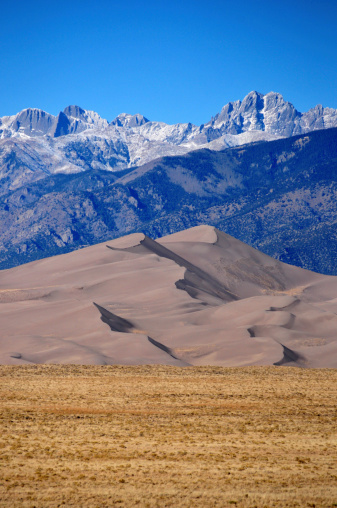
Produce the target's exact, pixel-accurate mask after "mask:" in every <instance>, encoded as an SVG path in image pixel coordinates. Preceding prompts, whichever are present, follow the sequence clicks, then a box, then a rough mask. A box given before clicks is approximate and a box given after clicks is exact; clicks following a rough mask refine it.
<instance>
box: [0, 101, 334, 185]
mask: <svg viewBox="0 0 337 508" xmlns="http://www.w3.org/2000/svg"><path fill="white" fill-rule="evenodd" d="M336 126H337V110H335V109H331V108H323V107H322V106H320V105H318V106H316V107H315V108H313V109H311V110H310V111H308V112H307V113H300V112H298V111H297V110H296V109H295V108H294V106H293V105H292V104H290V103H289V102H286V101H285V100H284V99H283V97H282V95H280V94H278V93H274V92H270V93H268V94H266V95H263V94H261V93H258V92H251V93H249V94H248V95H247V96H246V97H245V98H244V99H243V101H242V102H241V101H236V102H230V103H229V104H227V105H226V106H224V107H223V108H222V110H221V111H220V113H218V114H217V115H215V117H214V118H212V119H211V120H210V121H208V122H207V123H205V124H203V125H201V126H196V125H193V124H191V123H178V124H175V125H167V124H165V123H163V122H151V121H149V120H148V119H147V118H145V117H144V116H143V115H140V114H136V115H129V114H126V113H122V114H121V115H118V116H117V117H116V118H115V119H114V120H113V121H112V122H111V123H110V124H109V123H108V121H107V120H105V119H103V118H101V117H100V116H99V115H98V114H97V113H95V112H94V111H87V110H84V109H82V108H80V107H78V106H68V107H67V108H65V109H64V110H63V111H61V112H60V113H59V114H58V115H57V116H53V115H50V114H49V113H46V112H45V111H42V110H40V109H24V110H23V111H21V112H20V113H18V114H16V115H13V116H7V117H2V118H0V183H1V181H2V180H3V178H4V177H6V182H7V183H6V185H7V186H9V188H11V185H14V187H12V188H16V184H15V183H14V182H15V181H17V180H19V181H20V182H21V181H22V179H24V180H25V181H29V180H32V181H35V180H36V179H39V178H41V177H44V176H47V175H49V174H54V173H60V172H62V173H76V172H80V171H84V170H88V169H103V170H108V171H120V170H122V169H126V168H133V167H136V166H139V165H142V164H146V163H148V162H150V161H151V160H154V159H157V158H159V157H163V156H167V155H183V154H186V153H187V152H190V151H191V150H195V149H199V148H209V149H212V150H222V149H224V148H228V147H233V146H238V145H242V144H246V143H250V142H255V141H263V140H266V141H270V140H274V139H277V138H281V137H289V136H292V135H296V134H303V133H305V132H308V131H312V130H316V129H324V128H328V127H336ZM14 169H15V174H13V170H14ZM19 173H21V174H19ZM3 183H4V182H3Z"/></svg>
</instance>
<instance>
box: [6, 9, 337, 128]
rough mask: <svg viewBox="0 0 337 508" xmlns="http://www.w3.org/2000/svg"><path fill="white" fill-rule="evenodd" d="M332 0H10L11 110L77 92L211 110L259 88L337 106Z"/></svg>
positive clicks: (177, 116) (157, 116) (129, 102)
mask: <svg viewBox="0 0 337 508" xmlns="http://www.w3.org/2000/svg"><path fill="white" fill-rule="evenodd" d="M336 21H337V3H336V2H333V1H326V0H320V1H310V0H306V1H302V0H292V1H289V0H282V1H280V0H279V1H273V0H269V1H264V0H261V1H259V0H254V1H245V0H242V1H240V0H237V1H236V2H234V1H233V0H231V1H227V0H223V1H217V0H212V1H209V2H205V1H199V0H195V1H190V0H180V1H176V0H167V1H161V0H157V1H152V0H149V1H147V0H143V1H140V0H138V1H134V0H124V1H121V0H118V1H115V0H110V1H107V0H95V1H92V0H90V1H88V0H68V1H64V0H59V1H58V2H46V1H45V0H44V1H40V0H31V1H29V2H27V1H26V0H25V1H22V0H19V1H15V2H10V1H8V2H5V1H2V2H1V10H0V29H1V32H0V40H1V51H0V72H1V75H0V116H4V115H10V114H15V113H17V112H18V111H20V110H21V109H23V108H26V107H37V108H41V109H44V110H45V111H48V112H49V113H53V114H57V113H58V112H59V111H60V110H62V109H64V107H66V106H68V105H69V104H77V105H79V106H81V107H83V108H85V109H93V110H95V111H97V112H98V113H99V114H100V115H101V116H102V117H104V118H107V119H108V120H109V121H111V120H112V119H113V118H114V117H115V116H116V115H118V114H119V113H122V112H127V113H132V114H134V113H142V114H144V115H145V116H147V117H148V118H149V119H150V120H161V121H165V122H167V123H176V122H188V121H191V122H192V123H195V124H198V125H199V124H201V123H204V122H207V121H208V120H209V119H210V117H211V116H212V115H214V114H216V113H217V112H218V111H219V110H220V109H221V107H222V106H223V105H224V104H226V103H227V102H229V101H233V100H237V99H242V98H243V97H244V96H245V95H246V94H247V93H249V92H250V91H251V90H257V91H259V92H262V93H267V92H269V91H271V90H272V91H277V92H280V93H281V94H282V95H283V96H284V98H285V99H286V100H288V101H290V102H292V103H293V104H294V106H295V107H296V108H297V109H298V110H300V111H306V110H308V109H309V108H310V107H313V106H315V105H316V104H317V103H320V104H323V106H330V107H334V108H337V94H336V85H337V57H336V49H337V30H336V28H335V26H336Z"/></svg>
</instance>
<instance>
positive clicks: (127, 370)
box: [0, 365, 337, 507]
mask: <svg viewBox="0 0 337 508" xmlns="http://www.w3.org/2000/svg"><path fill="white" fill-rule="evenodd" d="M0 391H1V395H0V404H1V425H0V452H1V478H0V506H6V507H9V506H10V507H19V506H20V507H33V506H35V507H49V506H51V507H54V506H81V507H86V506H90V507H95V506H97V507H104V506H127V507H129V506H149V507H152V506H159V507H160V506H175V507H176V506H188V507H190V506H192V507H194V506H195V507H212V506H219V507H220V506H221V507H223V506H239V507H254V506H257V507H263V506H264V507H272V506H277V507H280V506H282V507H283V506H300V507H307V506H308V507H309V506H310V507H314V506H316V507H320V506H322V507H333V506H337V470H336V464H337V440H336V436H337V432H336V430H337V429H336V427H337V415H336V401H337V371H336V370H332V369H321V370H304V369H296V368H285V367H248V368H218V367H202V368H175V367H164V366H150V367H148V366H141V367H124V366H103V367H101V366H71V365H43V366H41V365H39V366H20V367H13V366H1V367H0Z"/></svg>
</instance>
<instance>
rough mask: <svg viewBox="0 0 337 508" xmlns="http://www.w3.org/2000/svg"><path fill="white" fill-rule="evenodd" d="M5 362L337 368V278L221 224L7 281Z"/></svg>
mask: <svg viewBox="0 0 337 508" xmlns="http://www.w3.org/2000/svg"><path fill="white" fill-rule="evenodd" d="M0 320H1V340H0V363H2V364H15V365H17V364H24V363H77V364H102V365H104V364H130V365H132V364H151V363H157V364H168V365H176V366H186V365H223V366H243V365H296V366H301V367H337V336H336V332H335V331H336V329H337V278H336V277H333V276H326V275H320V274H317V273H313V272H309V271H307V270H303V269H300V268H297V267H294V266H290V265H286V264H284V263H281V262H280V261H277V260H275V259H272V258H270V257H269V256H267V255H265V254H263V253H261V252H259V251H257V250H255V249H253V248H252V247H249V246H247V245H245V244H244V243H242V242H240V241H238V240H236V239H234V238H233V237H231V236H229V235H227V234H225V233H223V232H221V231H219V230H217V229H215V228H214V227H211V226H206V225H205V226H198V227H195V228H191V229H188V230H186V231H182V232H179V233H176V234H173V235H170V236H168V237H164V238H161V239H159V240H152V239H151V238H149V237H147V236H146V235H144V234H133V235H129V236H126V237H123V238H120V239H117V240H112V241H110V242H107V243H102V244H98V245H95V246H93V247H88V248H85V249H82V250H79V251H75V252H72V253H70V254H64V255H61V256H55V257H53V258H48V259H43V260H40V261H35V262H33V263H29V264H27V265H22V266H19V267H16V268H12V269H10V270H4V271H2V272H1V274H0Z"/></svg>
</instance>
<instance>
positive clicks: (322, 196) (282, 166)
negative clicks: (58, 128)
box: [0, 111, 337, 275]
mask: <svg viewBox="0 0 337 508" xmlns="http://www.w3.org/2000/svg"><path fill="white" fill-rule="evenodd" d="M73 114H77V113H76V111H74V112H73ZM11 142H12V143H14V142H15V141H13V140H12V141H11ZM17 150H18V148H17ZM15 153H18V152H10V153H7V155H6V157H7V159H6V160H7V166H8V174H7V173H5V174H4V175H3V180H2V182H3V185H2V186H1V192H2V196H1V197H0V223H1V225H2V227H1V229H0V267H1V268H8V267H12V266H15V265H17V264H21V263H25V262H28V261H32V260H34V259H38V258H42V257H46V256H48V255H55V254H58V253H64V252H69V251H71V250H74V249H77V248H79V247H82V246H84V245H92V244H94V243H97V242H102V241H104V240H107V239H111V238H117V237H120V236H122V235H125V234H128V233H132V232H135V231H143V232H144V233H146V234H147V235H148V236H150V237H152V238H158V237H161V236H164V235H168V234H171V233H174V232H177V231H180V230H184V229H186V228H189V227H193V226H195V225H199V224H203V223H210V224H212V225H214V226H216V227H218V228H220V229H221V230H223V231H226V232H227V233H229V234H231V235H233V236H235V237H236V238H238V239H240V240H242V241H244V242H246V243H248V244H250V245H252V246H254V247H257V248H259V249H260V250H262V251H263V252H265V253H267V254H269V255H271V256H273V257H275V258H278V259H280V260H282V261H285V262H287V263H290V264H294V265H297V266H301V267H304V268H307V269H311V270H314V271H317V272H321V273H326V274H331V275H332V274H337V238H336V217H337V181H336V175H337V129H326V130H321V131H316V132H312V133H309V134H306V135H302V136H296V137H293V138H287V139H280V140H276V141H271V142H268V143H267V142H264V143H256V144H250V145H245V146H241V147H236V148H230V149H226V150H223V151H217V152H215V151H210V150H198V151H194V152H191V153H189V154H187V155H184V156H180V157H165V158H162V159H158V160H156V161H153V162H151V163H149V164H146V165H144V166H141V167H139V168H136V169H133V170H131V169H128V170H126V171H124V172H106V171H98V170H88V171H85V172H83V173H77V174H73V175H53V176H49V177H48V178H44V177H43V176H44V175H45V173H44V172H43V169H42V168H43V161H40V162H41V164H40V162H39V161H35V163H36V164H37V163H39V164H40V168H41V169H40V170H39V173H38V178H40V179H39V180H38V181H37V182H35V183H34V182H30V183H27V181H26V178H27V179H28V178H30V177H31V175H30V170H29V167H30V165H31V161H32V159H33V158H34V151H33V150H32V151H21V152H20V157H19V158H17V157H16V156H15ZM84 156H85V155H83V157H84ZM34 160H35V159H34ZM23 167H24V168H25V171H24V172H23V170H22V168H23ZM17 172H18V173H17ZM11 174H12V175H16V174H18V175H20V176H17V178H16V180H15V181H16V184H17V185H18V188H17V189H16V190H11V189H10V186H8V185H9V184H7V183H6V182H8V181H10V178H11V177H10V175H11Z"/></svg>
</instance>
